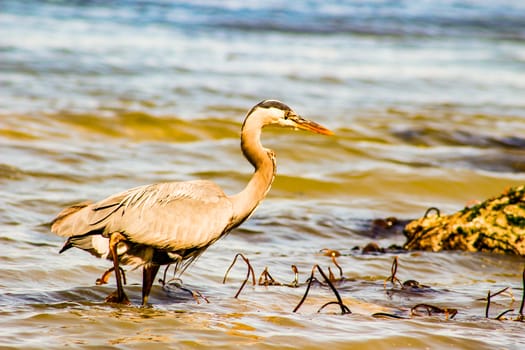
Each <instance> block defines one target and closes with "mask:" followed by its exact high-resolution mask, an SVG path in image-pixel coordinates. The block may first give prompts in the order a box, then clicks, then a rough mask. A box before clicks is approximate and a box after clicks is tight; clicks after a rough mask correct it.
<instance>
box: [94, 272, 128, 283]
mask: <svg viewBox="0 0 525 350" xmlns="http://www.w3.org/2000/svg"><path fill="white" fill-rule="evenodd" d="M119 270H120V273H121V274H122V282H123V283H124V284H126V273H125V272H124V269H123V268H122V267H119ZM113 271H115V268H114V267H111V268H109V269H108V270H106V272H104V273H103V274H102V276H100V278H97V280H96V281H95V283H96V284H97V286H100V285H101V284H107V283H108V281H109V277H110V276H111V273H112V272H113Z"/></svg>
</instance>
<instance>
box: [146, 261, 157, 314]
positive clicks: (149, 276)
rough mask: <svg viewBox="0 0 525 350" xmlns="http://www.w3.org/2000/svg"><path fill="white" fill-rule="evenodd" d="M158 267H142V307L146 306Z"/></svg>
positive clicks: (150, 265) (153, 265)
mask: <svg viewBox="0 0 525 350" xmlns="http://www.w3.org/2000/svg"><path fill="white" fill-rule="evenodd" d="M159 268H160V265H156V264H149V265H144V267H143V268H142V305H143V306H146V305H147V304H148V297H149V293H150V292H151V286H152V285H153V281H155V276H156V275H157V272H159Z"/></svg>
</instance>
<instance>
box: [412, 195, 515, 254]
mask: <svg viewBox="0 0 525 350" xmlns="http://www.w3.org/2000/svg"><path fill="white" fill-rule="evenodd" d="M403 233H404V234H405V236H406V237H407V242H406V243H405V245H404V248H405V249H420V250H430V251H435V252H437V251H440V250H464V251H470V252H493V253H503V254H515V255H521V256H524V255H525V186H519V187H515V188H510V189H508V190H506V191H505V192H503V193H502V194H501V195H499V196H497V197H493V198H489V199H487V200H486V201H484V202H482V203H479V204H477V205H474V206H471V207H465V208H464V209H463V210H460V211H458V212H457V213H455V214H452V215H445V216H441V215H440V213H439V210H435V213H430V210H428V211H427V213H426V214H425V215H424V216H423V217H422V218H420V219H418V220H414V221H412V222H410V223H408V224H407V225H406V226H405V228H404V230H403Z"/></svg>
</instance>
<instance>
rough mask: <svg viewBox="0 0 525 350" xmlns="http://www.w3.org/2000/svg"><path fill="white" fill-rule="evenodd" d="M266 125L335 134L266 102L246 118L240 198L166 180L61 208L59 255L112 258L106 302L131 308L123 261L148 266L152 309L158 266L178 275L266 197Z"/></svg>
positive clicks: (270, 156) (270, 165)
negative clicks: (171, 267)
mask: <svg viewBox="0 0 525 350" xmlns="http://www.w3.org/2000/svg"><path fill="white" fill-rule="evenodd" d="M267 125H276V126H282V127H292V128H295V129H303V130H308V131H312V132H315V133H319V134H325V135H331V134H332V132H331V131H330V130H328V129H326V128H324V127H323V126H321V125H319V124H317V123H314V122H312V121H309V120H306V119H303V118H302V117H300V116H299V115H297V114H296V113H295V112H294V111H293V110H292V109H291V108H290V107H288V106H287V105H285V104H284V103H282V102H279V101H276V100H265V101H262V102H260V103H258V104H257V105H255V106H254V107H253V108H252V109H251V110H250V111H249V112H248V114H247V116H246V119H245V120H244V123H243V125H242V129H241V149H242V152H243V154H244V156H245V157H246V159H247V160H248V161H249V162H250V163H251V164H252V165H253V167H254V168H255V172H254V174H253V176H252V178H251V179H250V181H249V182H248V184H247V185H246V187H245V188H244V189H243V190H242V191H241V192H239V193H237V194H235V195H232V196H227V195H225V194H224V192H223V191H222V190H221V188H220V187H219V186H217V185H216V184H214V183H213V182H210V181H203V180H196V181H186V182H165V183H157V184H152V185H146V186H141V187H136V188H132V189H130V190H127V191H124V192H122V193H118V194H115V195H113V196H110V197H108V198H106V199H104V200H101V201H100V202H97V203H92V202H89V201H88V202H82V203H79V204H76V205H73V206H71V207H69V208H66V209H64V210H62V211H61V212H60V213H59V214H58V216H57V217H56V218H55V219H54V220H53V222H52V226H51V231H53V232H54V233H56V234H57V235H59V236H62V237H67V241H66V243H65V244H64V247H63V248H62V250H61V251H60V252H63V251H65V250H67V249H69V248H72V247H76V248H80V249H83V250H86V251H88V252H89V253H91V254H93V255H95V256H97V257H99V258H106V259H109V260H112V261H113V267H112V269H113V270H114V272H115V277H116V283H117V290H116V291H115V292H113V293H111V294H110V295H109V296H108V297H107V298H106V301H107V302H116V303H125V304H129V299H128V297H127V296H126V294H125V293H124V289H123V287H122V275H121V271H120V264H124V265H131V266H132V267H134V268H137V267H141V266H142V268H143V280H142V304H143V305H146V304H147V302H148V296H149V293H150V291H151V286H152V284H153V281H154V279H155V276H156V274H157V272H158V270H159V267H160V265H166V264H172V263H176V264H177V265H176V266H177V268H178V269H180V271H184V269H185V268H186V267H187V266H188V265H189V264H190V263H191V262H192V261H194V260H195V259H196V258H197V257H198V256H199V255H200V254H202V253H203V252H204V250H205V249H206V248H207V247H209V246H210V245H211V244H213V243H214V242H215V241H217V240H218V239H219V238H221V237H222V236H224V235H225V234H226V233H228V232H230V231H231V230H232V229H233V228H235V227H237V226H239V225H240V224H241V223H242V222H243V221H245V220H246V219H247V218H248V217H249V216H250V215H251V214H252V213H253V211H254V210H255V208H257V206H258V205H259V203H260V202H261V201H262V200H263V198H264V197H265V196H266V194H267V193H268V190H269V189H270V186H271V185H272V182H273V179H274V176H275V154H274V152H273V151H272V150H270V149H267V148H264V147H263V146H262V145H261V142H260V136H261V130H262V128H263V127H265V126H267Z"/></svg>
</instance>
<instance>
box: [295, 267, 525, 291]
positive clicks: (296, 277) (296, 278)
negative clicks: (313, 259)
mask: <svg viewBox="0 0 525 350" xmlns="http://www.w3.org/2000/svg"><path fill="white" fill-rule="evenodd" d="M292 271H293V273H294V277H293V281H292V283H290V284H289V286H290V287H295V288H297V287H299V269H297V266H295V265H292ZM524 276H525V275H524Z"/></svg>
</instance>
